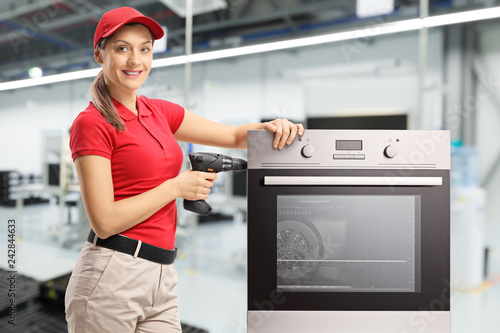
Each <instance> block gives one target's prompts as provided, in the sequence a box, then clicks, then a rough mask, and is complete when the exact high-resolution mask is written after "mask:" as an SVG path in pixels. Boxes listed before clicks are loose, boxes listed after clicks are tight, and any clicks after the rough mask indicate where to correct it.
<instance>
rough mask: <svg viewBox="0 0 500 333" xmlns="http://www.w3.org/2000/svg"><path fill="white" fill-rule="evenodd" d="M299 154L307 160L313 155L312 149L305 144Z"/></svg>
mask: <svg viewBox="0 0 500 333" xmlns="http://www.w3.org/2000/svg"><path fill="white" fill-rule="evenodd" d="M301 153H302V156H304V157H307V158H309V157H312V156H313V155H314V147H313V146H311V145H310V144H307V145H305V146H304V147H302V151H301Z"/></svg>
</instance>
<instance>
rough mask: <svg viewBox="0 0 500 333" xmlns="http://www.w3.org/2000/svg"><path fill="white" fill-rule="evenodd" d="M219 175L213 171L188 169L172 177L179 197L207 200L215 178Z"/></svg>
mask: <svg viewBox="0 0 500 333" xmlns="http://www.w3.org/2000/svg"><path fill="white" fill-rule="evenodd" d="M218 178H219V177H218V176H217V174H216V173H213V172H202V171H193V170H186V171H184V172H182V173H181V174H179V175H178V176H177V177H175V178H173V179H171V182H172V185H173V186H174V188H175V191H176V193H177V197H180V198H184V199H187V200H192V201H196V200H205V199H207V198H208V194H209V193H210V191H211V190H210V188H211V187H212V186H214V184H213V182H212V181H214V180H217V179H218Z"/></svg>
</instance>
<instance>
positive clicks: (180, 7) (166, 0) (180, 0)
mask: <svg viewBox="0 0 500 333" xmlns="http://www.w3.org/2000/svg"><path fill="white" fill-rule="evenodd" d="M160 2H162V3H163V4H164V5H165V6H167V7H168V8H169V9H171V10H172V11H173V12H174V13H176V14H177V15H178V16H180V17H186V0H160ZM226 8H227V3H226V2H225V1H224V0H197V1H193V16H194V15H199V14H205V13H210V12H213V11H216V10H221V9H226Z"/></svg>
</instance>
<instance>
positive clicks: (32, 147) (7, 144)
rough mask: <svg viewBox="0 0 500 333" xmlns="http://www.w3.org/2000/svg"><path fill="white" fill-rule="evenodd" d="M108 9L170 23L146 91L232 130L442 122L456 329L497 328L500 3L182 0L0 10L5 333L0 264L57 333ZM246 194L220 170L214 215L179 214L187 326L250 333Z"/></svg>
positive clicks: (35, 1)
mask: <svg viewBox="0 0 500 333" xmlns="http://www.w3.org/2000/svg"><path fill="white" fill-rule="evenodd" d="M189 2H191V0H189V1H188V4H189ZM120 6H131V7H134V8H136V9H137V10H139V11H141V12H142V13H143V14H145V15H146V16H149V17H151V18H153V19H155V20H156V21H157V22H158V23H160V24H161V25H162V26H163V27H164V29H165V31H166V35H165V38H164V39H162V40H160V41H157V42H156V43H155V51H154V53H155V54H154V59H155V62H154V65H153V66H154V69H153V70H152V72H151V74H150V77H149V78H148V81H147V82H146V84H145V85H144V86H143V87H142V88H141V90H140V92H139V93H140V94H141V95H146V96H148V97H150V98H161V99H166V100H169V101H172V102H175V103H178V104H181V105H183V106H184V107H185V108H186V109H189V110H190V111H192V112H194V113H196V114H198V115H201V116H203V117H206V118H208V119H211V120H214V121H218V122H221V123H224V124H228V125H241V124H245V123H248V122H261V121H266V120H270V119H274V118H288V119H290V120H292V121H297V122H302V123H304V124H305V126H306V128H401V129H415V130H417V129H426V130H433V129H447V130H450V131H451V137H452V170H451V180H452V181H451V183H452V189H451V196H452V201H451V203H452V204H451V210H452V211H451V213H452V214H451V216H452V221H451V224H452V230H451V239H452V276H451V277H452V281H451V285H452V293H451V302H452V303H451V304H452V305H451V308H452V331H453V332H454V333H455V332H456V333H461V332H478V333H489V332H497V331H498V327H500V319H499V316H498V315H497V314H498V311H500V286H499V285H498V282H500V205H498V202H500V172H499V171H498V169H499V165H500V135H499V134H498V129H499V128H500V90H499V86H500V40H499V39H500V38H499V36H500V1H497V0H425V1H414V0H357V1H354V0H335V1H333V0H331V1H330V0H193V1H192V11H191V10H187V8H189V6H187V4H186V0H123V1H114V0H57V1H56V0H2V1H0V221H1V223H0V225H2V228H1V229H0V240H1V244H2V249H1V250H0V268H1V269H2V271H1V272H2V278H1V280H0V281H1V282H0V286H2V290H1V292H2V300H1V301H0V305H1V309H0V311H1V312H0V313H1V316H0V321H1V322H0V327H1V328H2V329H1V330H2V332H3V331H7V329H10V330H12V325H6V323H7V321H8V315H9V313H8V308H7V307H8V305H9V303H8V302H9V299H8V298H7V297H4V295H3V294H4V293H5V294H6V293H7V290H8V288H9V284H8V280H7V278H6V277H8V275H7V271H9V270H13V267H12V266H10V265H11V264H12V262H9V259H10V260H13V259H15V266H14V270H15V271H17V280H16V287H17V293H16V304H17V318H16V321H17V325H16V328H15V329H16V332H65V322H64V308H63V307H62V306H61V304H62V303H63V294H64V289H65V284H66V283H67V278H68V276H69V275H68V274H69V273H71V271H72V269H73V266H74V264H75V262H76V259H77V257H78V254H79V251H80V249H81V247H82V245H83V243H84V241H85V239H86V236H87V234H88V230H89V223H88V220H87V218H86V215H85V211H84V208H83V205H82V202H81V197H80V193H79V186H78V179H77V177H76V172H75V170H74V166H73V163H72V160H71V153H70V151H69V147H68V140H69V138H68V131H69V128H70V126H71V124H72V122H73V120H74V118H75V117H76V116H77V115H78V113H79V112H81V111H83V110H84V109H85V108H86V107H87V105H88V103H89V94H88V89H89V87H90V84H91V82H92V80H93V77H95V75H96V74H97V72H98V71H99V68H98V64H97V63H96V62H95V61H94V59H93V49H92V42H93V35H94V31H95V27H96V25H97V22H98V21H99V19H100V18H101V16H102V15H103V13H105V12H106V11H108V10H111V9H114V8H116V7H120ZM190 12H192V13H190ZM182 148H183V151H184V153H185V154H186V156H187V154H188V153H189V152H191V151H214V152H221V153H224V154H227V155H230V156H233V157H239V158H246V151H235V150H221V149H213V148H210V147H199V146H192V145H182ZM185 161H187V159H185ZM188 167H189V165H188V163H187V162H186V163H185V166H184V168H188ZM245 194H246V188H245V175H244V173H241V174H229V173H225V174H221V177H220V180H219V181H218V182H217V183H216V187H215V191H214V193H213V194H212V195H211V196H210V198H209V202H210V204H211V205H212V207H213V208H214V212H213V213H212V214H211V215H210V216H208V217H203V218H200V217H199V216H196V215H194V214H192V213H188V212H186V211H184V210H183V209H182V208H181V207H182V205H180V206H179V221H178V225H179V227H178V234H177V246H178V247H179V249H180V255H179V257H178V259H177V260H176V262H175V267H176V268H177V270H178V271H179V284H178V286H177V287H176V291H177V294H178V295H179V298H180V310H179V311H180V316H181V321H182V322H183V326H184V331H185V332H215V333H225V332H228V333H232V332H245V331H246V324H245V321H246V241H247V240H246V225H245V216H246V197H245ZM11 221H15V222H11ZM9 225H15V244H16V252H15V258H12V257H9V255H11V254H12V253H11V254H9V253H8V251H7V249H8V244H12V243H13V242H12V241H11V242H9V240H12V236H11V235H12V227H11V228H9V227H8V226H9ZM4 277H5V278H4Z"/></svg>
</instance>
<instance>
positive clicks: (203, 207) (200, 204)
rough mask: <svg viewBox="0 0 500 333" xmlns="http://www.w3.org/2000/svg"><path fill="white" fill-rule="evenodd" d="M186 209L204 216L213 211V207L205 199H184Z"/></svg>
mask: <svg viewBox="0 0 500 333" xmlns="http://www.w3.org/2000/svg"><path fill="white" fill-rule="evenodd" d="M184 209H185V210H189V211H190V212H193V213H197V214H200V215H204V216H207V215H209V214H210V212H212V207H210V205H209V204H208V203H207V202H206V201H205V200H196V201H192V200H186V199H184Z"/></svg>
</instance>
